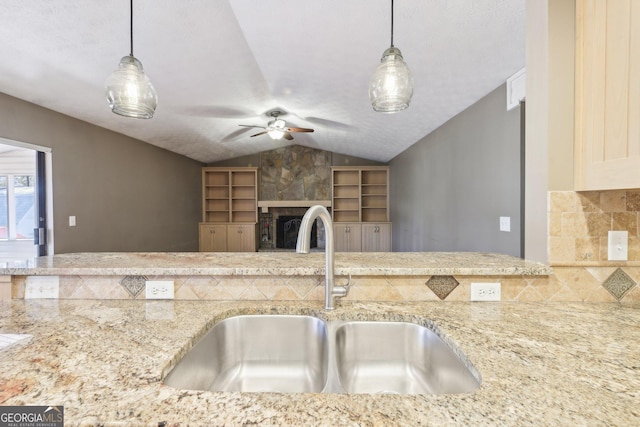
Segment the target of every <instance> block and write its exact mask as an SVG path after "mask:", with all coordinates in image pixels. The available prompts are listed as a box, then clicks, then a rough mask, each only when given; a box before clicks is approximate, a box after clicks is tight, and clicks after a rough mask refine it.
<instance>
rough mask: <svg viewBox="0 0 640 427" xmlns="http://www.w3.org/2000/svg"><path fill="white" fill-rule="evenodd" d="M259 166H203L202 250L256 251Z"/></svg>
mask: <svg viewBox="0 0 640 427" xmlns="http://www.w3.org/2000/svg"><path fill="white" fill-rule="evenodd" d="M257 222H258V168H252V167H238V168H218V167H205V168H202V223H201V224H200V250H201V251H234V252H235V251H250V252H253V251H255V250H257Z"/></svg>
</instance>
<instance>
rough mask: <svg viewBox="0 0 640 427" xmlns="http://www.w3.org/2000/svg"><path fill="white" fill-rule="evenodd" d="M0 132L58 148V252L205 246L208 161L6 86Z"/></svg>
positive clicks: (55, 180)
mask: <svg viewBox="0 0 640 427" xmlns="http://www.w3.org/2000/svg"><path fill="white" fill-rule="evenodd" d="M0 136H1V137H5V138H8V139H13V140H16V141H22V142H26V143H30V144H35V145H40V146H44V147H51V149H52V163H53V167H52V169H53V209H54V212H53V217H54V218H53V221H54V243H55V252H56V253H66V252H97V251H197V250H198V221H200V219H201V215H202V213H201V172H200V167H201V166H202V164H201V163H199V162H196V161H194V160H191V159H188V158H186V157H184V156H180V155H178V154H175V153H171V152H169V151H166V150H163V149H160V148H157V147H154V146H152V145H149V144H146V143H144V142H141V141H139V140H136V139H132V138H129V137H126V136H123V135H121V134H118V133H114V132H111V131H109V130H106V129H103V128H100V127H97V126H94V125H91V124H88V123H86V122H83V121H80V120H77V119H74V118H71V117H68V116H65V115H62V114H59V113H56V112H54V111H51V110H47V109H45V108H42V107H39V106H36V105H34V104H31V103H28V102H25V101H21V100H18V99H16V98H13V97H10V96H8V95H5V94H0ZM70 215H75V216H76V217H77V226H76V227H69V225H68V217H69V216H70Z"/></svg>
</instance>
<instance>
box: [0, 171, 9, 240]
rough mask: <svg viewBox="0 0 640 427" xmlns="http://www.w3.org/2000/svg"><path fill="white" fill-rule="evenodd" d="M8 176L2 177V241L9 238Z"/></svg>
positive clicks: (0, 224)
mask: <svg viewBox="0 0 640 427" xmlns="http://www.w3.org/2000/svg"><path fill="white" fill-rule="evenodd" d="M8 182H9V180H8V179H7V177H6V176H2V175H0V239H8V238H9V192H8Z"/></svg>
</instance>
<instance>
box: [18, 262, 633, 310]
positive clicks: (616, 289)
mask: <svg viewBox="0 0 640 427" xmlns="http://www.w3.org/2000/svg"><path fill="white" fill-rule="evenodd" d="M618 270H620V272H621V273H617V274H614V273H615V272H616V271H618ZM620 274H624V275H625V276H627V278H628V279H624V282H623V283H624V284H623V285H619V284H618V283H619V279H617V280H618V281H616V279H615V278H616V277H618V275H620ZM611 277H614V279H611ZM124 278H125V276H60V292H59V295H60V296H59V297H60V298H61V299H135V298H136V295H134V294H135V292H134V293H133V294H132V293H130V292H128V291H127V290H125V288H124V287H123V285H122V284H121V281H122V280H123V279H124ZM154 279H162V280H173V281H174V283H175V299H176V300H218V301H236V300H240V301H242V300H244V301H249V300H253V301H306V300H308V301H322V300H323V299H324V277H323V276H213V277H212V276H162V277H161V276H157V277H153V278H152V277H150V278H149V280H154ZM452 280H453V281H452ZM336 282H337V283H338V284H342V283H343V282H346V278H344V277H337V278H336ZM454 282H457V285H455V286H453V285H454ZM471 282H500V283H501V284H502V292H501V294H502V301H511V302H517V301H525V302H531V301H539V302H542V301H572V302H616V301H620V302H627V301H628V302H640V286H638V284H640V267H623V268H619V269H618V268H617V267H554V269H553V274H552V275H550V276H537V277H536V276H455V277H454V276H353V277H352V281H351V290H350V292H349V295H348V296H347V297H346V300H350V301H444V302H450V301H469V299H470V289H471ZM631 282H633V283H631ZM429 283H430V284H431V285H432V286H431V288H430V286H429ZM436 284H437V286H436ZM24 288H25V277H24V276H13V279H12V296H13V298H24ZM447 291H448V292H447ZM141 293H142V291H141V290H139V293H138V294H137V295H138V296H137V298H140V294H141Z"/></svg>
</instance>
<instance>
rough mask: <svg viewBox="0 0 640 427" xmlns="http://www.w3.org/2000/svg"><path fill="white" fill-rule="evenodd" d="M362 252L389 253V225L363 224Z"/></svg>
mask: <svg viewBox="0 0 640 427" xmlns="http://www.w3.org/2000/svg"><path fill="white" fill-rule="evenodd" d="M362 252H391V224H389V223H378V224H374V223H371V224H369V223H363V224H362Z"/></svg>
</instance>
